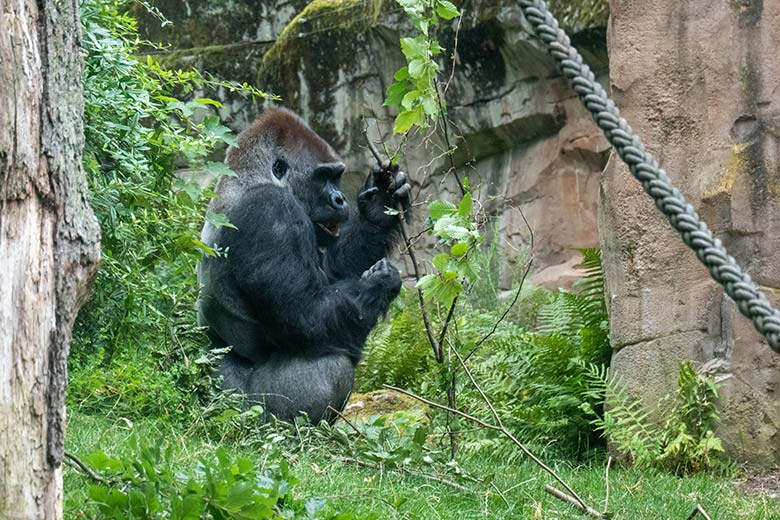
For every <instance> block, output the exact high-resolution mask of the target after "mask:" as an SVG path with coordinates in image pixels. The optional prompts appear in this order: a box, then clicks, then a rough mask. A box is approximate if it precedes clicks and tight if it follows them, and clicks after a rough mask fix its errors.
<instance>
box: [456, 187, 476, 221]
mask: <svg viewBox="0 0 780 520" xmlns="http://www.w3.org/2000/svg"><path fill="white" fill-rule="evenodd" d="M472 206H473V202H472V200H471V193H469V192H466V194H465V195H464V196H463V200H461V201H460V204H458V215H460V216H461V217H470V216H471V209H472Z"/></svg>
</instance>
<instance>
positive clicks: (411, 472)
mask: <svg viewBox="0 0 780 520" xmlns="http://www.w3.org/2000/svg"><path fill="white" fill-rule="evenodd" d="M340 460H341V461H342V462H346V463H348V464H350V463H351V464H355V465H356V466H362V467H364V468H370V469H374V470H379V469H380V468H379V465H378V464H371V463H370V462H365V461H362V460H360V459H355V458H352V457H344V458H341V459H340ZM391 469H394V470H397V471H401V472H403V473H407V474H409V475H411V476H413V477H420V478H424V479H428V480H432V481H433V482H438V483H439V484H444V485H445V486H450V487H451V488H453V489H457V490H458V491H466V492H469V493H472V492H473V491H472V490H470V489H469V488H467V487H465V486H461V485H460V484H458V483H457V482H453V481H451V480H447V479H444V478H441V477H437V476H436V475H431V474H429V473H422V472H420V471H414V470H411V469H408V468H404V467H397V468H391Z"/></svg>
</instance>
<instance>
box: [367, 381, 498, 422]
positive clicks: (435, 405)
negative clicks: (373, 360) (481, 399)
mask: <svg viewBox="0 0 780 520" xmlns="http://www.w3.org/2000/svg"><path fill="white" fill-rule="evenodd" d="M382 386H384V387H385V388H387V389H389V390H394V391H396V392H398V393H401V394H404V395H407V396H409V397H411V398H413V399H417V400H418V401H420V402H421V403H424V404H427V405H428V406H432V407H433V408H438V409H439V410H444V411H445V412H450V413H454V414H455V415H458V416H460V417H463V418H464V419H466V420H468V421H471V422H473V423H475V424H478V425H480V426H482V427H483V428H487V429H488V430H496V431H501V428H499V427H498V426H496V425H495V424H489V423H486V422H485V421H483V420H482V419H478V418H476V417H474V416H473V415H469V414H467V413H466V412H462V411H460V410H455V409H452V408H450V407H449V406H447V405H444V404H440V403H437V402H436V401H431V400H429V399H426V398H424V397H421V396H419V395H417V394H413V393H412V392H410V391H408V390H404V389H403V388H398V387H397V386H391V385H382Z"/></svg>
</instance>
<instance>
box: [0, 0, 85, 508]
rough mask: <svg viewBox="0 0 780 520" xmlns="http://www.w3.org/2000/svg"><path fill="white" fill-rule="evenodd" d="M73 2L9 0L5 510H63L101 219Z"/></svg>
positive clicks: (1, 372)
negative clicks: (89, 167)
mask: <svg viewBox="0 0 780 520" xmlns="http://www.w3.org/2000/svg"><path fill="white" fill-rule="evenodd" d="M76 5H77V3H76V1H75V0H56V1H55V0H38V1H33V0H17V1H14V2H0V518H2V519H6V518H7V519H36V520H37V519H47V520H48V519H59V518H61V516H62V505H61V504H62V474H61V464H62V454H63V441H64V434H65V409H64V406H65V405H64V398H65V386H66V382H67V371H66V370H67V367H66V358H67V354H68V348H69V345H70V338H71V328H72V325H73V320H74V318H75V316H76V312H77V311H78V308H79V306H80V305H81V303H82V301H83V299H84V297H85V295H86V293H87V289H88V287H89V286H90V284H91V282H92V280H93V279H94V274H95V272H96V269H97V260H98V255H99V246H98V240H99V228H98V225H97V222H96V220H95V217H94V215H93V214H92V211H91V210H90V208H89V205H88V202H87V196H86V181H85V178H84V173H83V170H82V167H81V153H82V147H83V133H82V123H81V113H82V99H81V57H80V54H79V38H80V33H81V31H80V26H79V23H78V15H77V8H76Z"/></svg>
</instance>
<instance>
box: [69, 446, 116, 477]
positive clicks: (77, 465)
mask: <svg viewBox="0 0 780 520" xmlns="http://www.w3.org/2000/svg"><path fill="white" fill-rule="evenodd" d="M65 463H66V464H68V465H69V466H71V467H72V468H74V469H76V470H78V471H80V472H81V473H83V474H84V475H86V476H88V477H89V478H91V479H92V480H94V481H95V482H100V483H101V484H106V485H111V484H116V480H114V479H112V478H106V477H103V476H101V475H98V474H97V473H96V472H95V471H94V470H93V469H92V468H90V467H89V466H87V465H86V464H84V463H83V462H81V459H79V458H78V457H77V456H75V455H74V454H72V453H70V452H69V451H66V452H65Z"/></svg>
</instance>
